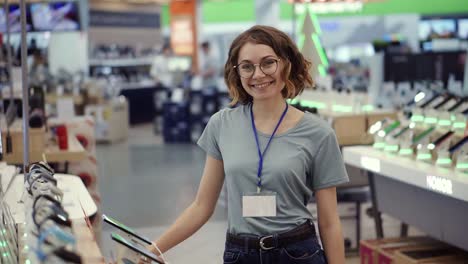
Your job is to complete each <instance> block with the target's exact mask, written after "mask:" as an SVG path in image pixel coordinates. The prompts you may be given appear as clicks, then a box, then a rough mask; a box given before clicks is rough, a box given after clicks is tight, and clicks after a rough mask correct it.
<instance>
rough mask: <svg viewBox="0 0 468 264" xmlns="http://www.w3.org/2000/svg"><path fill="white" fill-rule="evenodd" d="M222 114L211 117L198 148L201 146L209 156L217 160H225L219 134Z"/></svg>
mask: <svg viewBox="0 0 468 264" xmlns="http://www.w3.org/2000/svg"><path fill="white" fill-rule="evenodd" d="M220 115H221V114H220V112H218V113H216V114H214V115H213V116H211V118H210V120H209V121H208V124H207V125H206V128H205V130H204V131H203V133H202V135H201V136H200V138H199V139H198V142H197V144H198V146H200V147H201V148H202V149H203V150H204V151H205V152H206V154H207V155H210V156H211V157H213V158H215V159H217V160H223V156H222V155H221V150H220V148H219V134H220V129H221V124H220V123H221V118H220Z"/></svg>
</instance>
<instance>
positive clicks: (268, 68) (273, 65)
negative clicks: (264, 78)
mask: <svg viewBox="0 0 468 264" xmlns="http://www.w3.org/2000/svg"><path fill="white" fill-rule="evenodd" d="M277 68H278V62H277V61H276V60H275V59H264V60H263V61H262V62H261V63H260V69H262V71H263V73H265V74H266V75H271V74H273V73H275V72H276V69H277Z"/></svg>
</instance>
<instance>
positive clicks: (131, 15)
mask: <svg viewBox="0 0 468 264" xmlns="http://www.w3.org/2000/svg"><path fill="white" fill-rule="evenodd" d="M89 24H90V26H91V27H130V28H160V27H161V15H160V14H159V13H144V12H139V13H137V12H109V11H103V10H91V11H90V23H89Z"/></svg>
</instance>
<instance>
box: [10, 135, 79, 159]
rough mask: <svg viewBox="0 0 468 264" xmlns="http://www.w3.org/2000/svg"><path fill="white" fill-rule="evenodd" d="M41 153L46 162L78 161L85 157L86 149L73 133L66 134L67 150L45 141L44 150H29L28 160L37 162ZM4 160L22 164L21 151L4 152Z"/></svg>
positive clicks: (40, 157)
mask: <svg viewBox="0 0 468 264" xmlns="http://www.w3.org/2000/svg"><path fill="white" fill-rule="evenodd" d="M42 154H44V155H45V158H46V160H47V162H50V163H54V162H68V161H80V160H83V159H85V158H86V155H87V154H86V151H85V149H84V148H83V147H82V146H81V144H80V142H79V141H78V139H76V137H75V136H74V135H68V150H61V149H59V148H58V146H57V145H55V144H50V143H46V146H45V150H44V152H39V151H31V152H30V154H29V162H31V163H33V162H38V161H41V160H43V157H42ZM4 161H6V162H8V163H10V164H22V163H23V153H22V152H12V153H5V154H4Z"/></svg>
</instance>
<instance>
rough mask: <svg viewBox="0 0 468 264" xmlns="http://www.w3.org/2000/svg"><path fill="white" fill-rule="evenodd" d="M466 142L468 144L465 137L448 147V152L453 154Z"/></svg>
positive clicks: (467, 137) (467, 138) (467, 139)
mask: <svg viewBox="0 0 468 264" xmlns="http://www.w3.org/2000/svg"><path fill="white" fill-rule="evenodd" d="M466 142H468V136H465V137H464V138H462V139H461V140H460V141H458V142H457V143H455V145H453V146H452V147H450V148H449V152H450V153H452V154H453V153H454V152H456V151H458V150H459V149H460V148H461V147H462V146H463V145H465V143H466Z"/></svg>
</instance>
